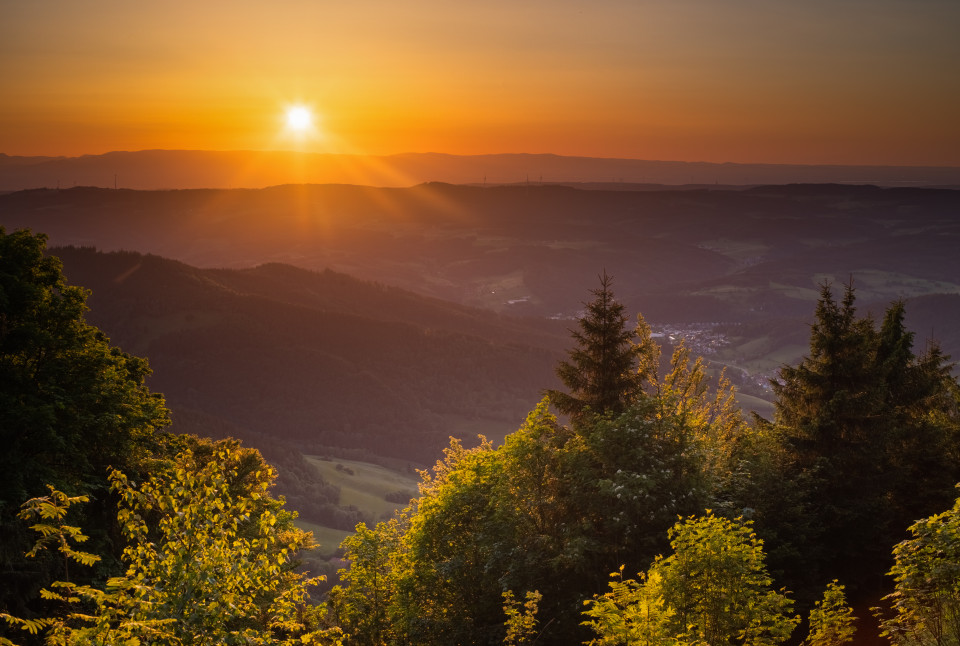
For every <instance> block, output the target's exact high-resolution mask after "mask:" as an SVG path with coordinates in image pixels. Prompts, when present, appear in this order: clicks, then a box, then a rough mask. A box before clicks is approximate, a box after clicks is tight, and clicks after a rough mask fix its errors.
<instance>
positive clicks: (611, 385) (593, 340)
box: [547, 271, 642, 420]
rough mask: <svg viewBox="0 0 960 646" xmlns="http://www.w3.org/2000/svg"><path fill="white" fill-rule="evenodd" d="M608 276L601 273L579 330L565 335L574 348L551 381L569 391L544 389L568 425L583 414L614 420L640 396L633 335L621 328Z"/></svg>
mask: <svg viewBox="0 0 960 646" xmlns="http://www.w3.org/2000/svg"><path fill="white" fill-rule="evenodd" d="M612 285H613V277H612V276H609V275H607V273H606V272H605V271H604V272H603V274H601V275H600V288H599V289H594V290H592V293H593V295H594V296H595V297H596V298H594V300H593V301H591V302H589V303H584V305H585V306H586V308H587V312H586V315H585V316H584V317H583V318H581V319H580V321H579V329H576V330H571V333H572V335H573V338H574V340H575V341H576V343H577V347H576V348H574V349H573V350H570V351H569V355H570V360H569V361H561V362H560V365H559V366H558V367H557V376H559V377H560V380H561V381H563V383H564V385H566V386H567V388H569V390H570V392H568V393H567V392H561V391H557V390H549V391H547V394H548V395H549V396H550V401H551V402H552V403H553V405H554V406H556V408H557V410H559V411H560V412H561V413H564V414H566V415H570V416H571V418H573V419H574V420H577V419H580V418H582V417H583V416H584V415H585V414H586V413H587V411H589V412H590V413H592V414H594V415H598V416H602V415H606V414H608V413H609V414H611V415H613V416H616V415H619V414H620V413H622V412H623V411H624V410H626V408H627V407H628V406H629V404H630V402H631V401H632V400H633V399H634V398H635V397H636V395H637V394H638V393H639V392H640V391H641V385H642V384H641V377H640V375H638V374H637V372H636V363H637V360H638V357H639V352H640V350H639V348H638V347H637V346H636V345H634V344H633V343H632V338H633V331H632V330H630V329H629V328H628V327H627V317H626V315H625V314H624V307H623V304H622V303H618V302H617V301H616V300H615V299H614V297H613V291H612V289H611V287H612Z"/></svg>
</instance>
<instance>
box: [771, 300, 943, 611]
mask: <svg viewBox="0 0 960 646" xmlns="http://www.w3.org/2000/svg"><path fill="white" fill-rule="evenodd" d="M854 302H855V295H854V289H853V286H852V284H851V285H847V286H846V287H845V290H844V295H843V298H842V300H840V301H839V302H838V301H836V300H835V299H834V298H833V294H832V291H831V288H830V285H828V284H824V285H823V286H822V287H821V297H820V300H819V302H818V303H817V308H816V321H815V323H814V324H813V326H812V329H811V338H810V354H809V356H807V357H805V358H804V359H803V360H802V361H801V362H800V364H799V365H797V366H795V367H790V366H785V367H783V368H782V369H781V372H780V380H779V381H775V382H773V388H774V392H775V394H776V397H777V399H776V402H775V405H776V416H775V425H776V426H777V429H778V431H779V433H780V434H781V436H782V437H783V439H784V442H785V450H786V453H787V462H788V464H787V469H788V470H789V473H788V474H787V475H788V477H789V478H791V479H792V481H793V483H794V484H795V485H797V486H799V487H800V488H801V490H802V493H801V498H802V501H803V502H802V504H801V505H800V506H798V507H796V508H794V510H793V511H794V515H795V516H797V517H794V518H793V519H790V518H788V517H786V516H785V515H784V514H782V513H779V516H780V518H777V519H775V520H774V522H780V523H783V524H784V525H792V526H793V528H794V530H793V531H791V532H783V533H784V534H788V533H793V536H792V543H793V546H794V547H795V548H796V549H797V550H799V553H800V554H799V556H800V559H799V560H800V561H802V566H800V567H798V568H796V569H797V570H799V571H802V572H803V573H804V574H805V575H806V576H809V577H810V579H809V580H808V581H805V582H804V581H791V582H790V583H791V585H794V586H798V587H805V586H811V585H816V586H817V587H819V586H820V585H822V584H823V582H824V581H825V580H829V579H831V578H834V577H839V578H841V580H843V581H845V582H847V583H848V584H849V585H850V586H851V588H852V589H853V590H854V591H855V592H859V590H857V589H856V588H857V587H858V585H859V587H860V588H861V589H862V588H863V587H875V586H878V585H880V584H881V583H880V582H881V581H882V574H883V572H884V571H885V570H886V568H887V563H888V560H889V548H890V546H891V545H893V544H895V543H897V542H899V541H900V540H902V538H903V530H904V528H905V527H906V526H907V525H908V524H909V522H910V520H912V518H914V517H915V515H920V514H926V513H931V512H932V511H934V510H935V509H938V508H942V506H943V505H944V504H945V501H948V500H949V499H950V497H951V495H952V485H953V483H954V482H955V481H956V479H957V478H960V468H958V466H957V464H958V463H957V455H958V450H960V433H958V418H957V414H956V410H955V407H956V402H955V400H954V398H953V395H952V394H951V393H952V392H953V390H954V389H955V388H956V382H955V381H954V380H953V379H952V377H950V375H949V365H948V364H947V363H946V357H944V356H943V355H942V354H940V353H939V351H938V350H937V349H936V348H935V347H934V348H932V349H931V350H930V351H929V352H927V353H925V354H923V355H921V356H920V357H917V356H915V355H914V353H913V347H912V346H913V339H912V334H911V333H909V332H908V331H907V330H906V327H905V325H904V308H903V304H902V303H894V304H893V305H892V306H891V307H890V308H889V309H888V310H887V312H886V314H885V316H884V319H883V322H882V324H881V326H880V328H879V329H877V327H876V326H875V323H874V321H873V319H872V318H870V317H863V318H860V317H857V314H856V308H855V307H854ZM770 516H771V520H773V518H772V517H773V514H770ZM799 516H803V517H806V518H807V519H809V520H810V521H811V522H806V523H804V522H802V521H801V519H800V518H799ZM797 527H805V528H806V529H805V531H806V535H800V534H798V533H796V531H795V529H796V528H797ZM808 589H809V588H808Z"/></svg>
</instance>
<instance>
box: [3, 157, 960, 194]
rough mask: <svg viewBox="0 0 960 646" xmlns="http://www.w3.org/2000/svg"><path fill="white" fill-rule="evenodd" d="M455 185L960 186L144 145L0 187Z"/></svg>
mask: <svg viewBox="0 0 960 646" xmlns="http://www.w3.org/2000/svg"><path fill="white" fill-rule="evenodd" d="M424 182H447V183H452V184H504V183H506V184H513V183H532V184H539V183H579V184H589V183H604V184H614V185H620V186H621V187H630V186H634V185H636V186H643V185H649V184H667V185H686V184H701V185H735V186H746V185H757V184H785V183H844V184H874V185H878V186H918V185H922V186H960V167H935V166H849V165H847V166H844V165H802V164H737V163H711V162H682V161H656V160H642V159H618V158H598V157H574V156H562V155H553V154H527V153H509V154H491V155H449V154H443V153H405V154H399V155H387V156H363V155H342V154H324V153H301V152H287V151H265V152H260V151H205V150H142V151H117V152H110V153H104V154H101V155H84V156H81V157H15V156H8V155H5V154H2V153H0V191H15V190H23V189H30V188H69V187H73V186H98V187H103V188H114V187H117V188H133V189H149V190H152V189H182V188H262V187H265V186H275V185H279V184H302V183H317V184H359V185H365V186H392V187H403V186H412V185H416V184H421V183H424Z"/></svg>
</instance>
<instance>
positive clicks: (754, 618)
mask: <svg viewBox="0 0 960 646" xmlns="http://www.w3.org/2000/svg"><path fill="white" fill-rule="evenodd" d="M669 535H670V539H671V540H670V545H671V546H672V547H673V552H674V553H673V554H672V555H671V556H669V557H667V558H665V559H659V560H658V561H657V562H656V563H655V564H654V565H653V566H652V568H651V572H652V573H656V574H657V575H659V582H660V585H659V588H660V593H661V594H662V595H663V598H664V601H665V603H666V604H667V606H668V607H670V608H671V609H672V610H673V611H674V613H675V614H674V615H672V616H671V617H670V619H669V623H670V625H671V626H672V627H673V630H674V634H675V635H677V636H678V637H680V638H681V639H682V640H684V641H685V642H687V643H706V644H714V645H716V644H725V643H729V644H732V643H737V644H746V645H749V646H761V645H765V644H779V643H782V642H784V641H786V639H787V638H789V637H790V634H791V633H792V632H793V630H794V628H795V627H796V625H797V624H798V623H799V618H798V617H795V616H790V612H791V610H792V608H793V602H792V601H791V600H790V599H788V598H787V597H786V596H785V595H784V594H783V593H782V592H777V591H775V590H773V589H771V587H770V586H771V585H772V583H773V579H771V577H770V575H769V574H768V573H767V569H766V565H765V563H764V554H763V542H762V541H761V540H760V539H759V538H757V536H756V534H755V533H754V532H753V529H752V527H751V523H750V522H749V521H747V522H735V521H731V520H729V519H726V518H719V517H716V516H714V515H712V514H708V515H706V516H704V517H702V518H693V517H691V518H688V519H686V520H684V521H681V522H678V523H677V524H676V525H674V526H673V527H672V528H671V529H670V532H669Z"/></svg>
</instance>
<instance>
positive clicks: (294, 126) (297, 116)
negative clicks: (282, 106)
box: [287, 105, 313, 133]
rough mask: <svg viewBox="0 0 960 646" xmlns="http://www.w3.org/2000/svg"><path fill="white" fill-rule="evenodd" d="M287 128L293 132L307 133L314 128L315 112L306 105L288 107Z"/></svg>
mask: <svg viewBox="0 0 960 646" xmlns="http://www.w3.org/2000/svg"><path fill="white" fill-rule="evenodd" d="M287 128H289V129H290V130H291V131H292V132H299V133H306V132H309V131H310V130H312V129H313V113H312V112H311V111H310V108H308V107H307V106H305V105H292V106H290V107H289V108H287Z"/></svg>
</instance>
